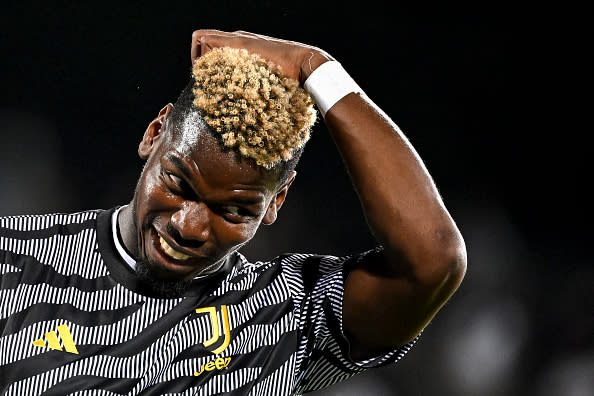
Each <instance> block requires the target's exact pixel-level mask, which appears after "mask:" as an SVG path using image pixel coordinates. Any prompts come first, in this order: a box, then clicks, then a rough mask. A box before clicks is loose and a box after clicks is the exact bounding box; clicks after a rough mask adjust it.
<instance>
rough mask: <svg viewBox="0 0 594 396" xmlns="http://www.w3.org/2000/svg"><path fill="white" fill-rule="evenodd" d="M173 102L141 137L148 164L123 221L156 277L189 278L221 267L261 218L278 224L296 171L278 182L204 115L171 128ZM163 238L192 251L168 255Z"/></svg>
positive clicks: (129, 242)
mask: <svg viewBox="0 0 594 396" xmlns="http://www.w3.org/2000/svg"><path fill="white" fill-rule="evenodd" d="M172 108H173V105H171V104H168V105H166V106H165V107H164V108H163V109H162V110H161V111H160V112H159V115H158V117H157V118H156V119H155V120H153V121H152V122H151V123H150V124H149V126H148V128H147V130H146V132H145V134H144V136H143V139H142V141H141V142H140V145H139V147H138V154H139V155H140V157H141V158H142V159H145V160H146V164H145V167H144V169H143V172H142V174H141V176H140V179H139V181H138V185H137V188H136V192H135V194H134V198H133V199H132V202H131V203H130V205H128V206H127V207H126V208H124V209H123V210H122V211H121V213H120V215H119V218H118V225H119V227H120V232H121V234H122V239H123V242H124V245H125V246H126V248H127V249H128V250H129V251H130V252H131V253H132V255H133V256H134V257H138V258H139V259H140V260H141V261H143V262H144V263H145V264H146V265H147V266H148V269H149V271H150V273H151V275H152V276H153V277H154V278H157V279H160V280H163V281H166V282H184V281H189V280H191V279H193V278H194V277H196V276H200V275H207V274H211V273H215V272H216V271H218V270H219V269H220V268H221V267H222V266H223V265H224V264H225V260H226V259H227V258H228V257H229V255H230V254H231V253H233V252H234V251H236V250H237V249H239V248H240V247H241V246H243V245H244V244H245V243H247V242H248V241H249V240H250V239H252V238H253V236H254V235H255V233H256V231H257V229H258V227H259V225H260V224H272V223H273V222H274V221H275V220H276V216H277V212H278V210H279V209H280V207H281V206H282V204H283V202H284V199H285V197H286V195H287V191H288V188H289V186H290V185H291V183H292V182H293V180H294V178H295V172H293V174H292V175H291V176H290V177H289V178H288V180H287V181H286V182H285V183H284V184H282V185H280V186H278V185H277V184H276V183H275V181H276V180H274V179H272V176H271V175H270V174H269V173H266V172H265V171H263V170H262V169H261V168H257V167H255V166H253V165H252V164H251V163H249V162H248V161H247V160H245V159H242V158H241V157H239V156H238V155H237V154H236V153H235V152H233V151H230V150H225V149H224V148H223V147H221V145H220V144H219V143H218V142H217V140H216V139H215V138H214V137H213V136H212V135H211V134H210V133H209V132H207V130H206V129H205V128H206V127H205V124H203V123H201V122H185V123H184V124H183V125H181V126H178V127H179V129H181V130H180V131H179V133H178V134H172V133H170V131H167V130H166V128H165V127H164V124H165V121H166V119H167V117H168V115H169V114H170V113H171V110H172ZM190 118H192V117H190ZM160 238H163V240H164V241H165V242H166V243H167V245H169V247H171V248H172V249H173V250H175V251H176V252H179V253H182V254H183V255H185V256H190V257H189V258H187V259H186V258H185V257H184V259H182V260H180V259H176V258H175V257H171V256H170V255H168V254H166V252H165V249H163V247H162V245H161V242H160Z"/></svg>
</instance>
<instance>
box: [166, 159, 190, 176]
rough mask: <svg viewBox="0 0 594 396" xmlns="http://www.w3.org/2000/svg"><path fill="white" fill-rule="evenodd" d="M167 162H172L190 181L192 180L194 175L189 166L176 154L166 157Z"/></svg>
mask: <svg viewBox="0 0 594 396" xmlns="http://www.w3.org/2000/svg"><path fill="white" fill-rule="evenodd" d="M165 160H166V161H169V162H171V163H172V164H173V165H174V166H175V167H176V168H177V169H179V170H180V172H182V173H183V174H184V176H186V177H187V178H188V179H191V178H192V173H191V172H190V170H189V169H188V166H187V165H186V164H185V163H184V161H182V159H181V158H179V157H178V156H176V155H175V154H172V153H168V154H166V155H165Z"/></svg>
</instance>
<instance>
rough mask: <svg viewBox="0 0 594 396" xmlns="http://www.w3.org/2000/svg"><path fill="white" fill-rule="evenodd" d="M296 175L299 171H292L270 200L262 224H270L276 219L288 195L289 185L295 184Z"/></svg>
mask: <svg viewBox="0 0 594 396" xmlns="http://www.w3.org/2000/svg"><path fill="white" fill-rule="evenodd" d="M296 176H297V172H295V171H292V172H291V174H290V175H289V177H288V178H287V181H286V182H285V183H284V184H283V185H282V186H281V188H280V189H279V190H278V191H277V192H276V195H275V196H274V198H272V200H271V201H270V204H269V205H268V208H267V209H266V213H265V214H264V217H263V218H262V224H264V225H270V224H272V223H274V222H275V221H276V217H277V215H278V211H279V210H280V208H281V206H283V203H284V202H285V198H286V197H287V193H288V192H289V187H291V184H293V181H294V180H295V177H296Z"/></svg>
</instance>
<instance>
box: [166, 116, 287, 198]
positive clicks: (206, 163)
mask: <svg viewBox="0 0 594 396" xmlns="http://www.w3.org/2000/svg"><path fill="white" fill-rule="evenodd" d="M172 128H173V133H170V134H169V135H170V139H168V140H169V141H168V143H169V144H167V146H168V147H167V148H166V152H165V153H164V154H165V156H166V157H168V158H169V159H171V158H178V159H181V160H182V161H183V162H184V163H186V165H189V166H190V167H191V168H193V171H196V172H198V173H199V174H200V175H201V176H203V177H206V178H208V179H209V180H213V181H216V182H220V183H224V184H227V185H237V186H246V187H253V188H259V187H262V188H263V189H266V190H268V189H270V188H273V187H274V184H275V183H274V178H273V177H271V176H272V175H271V174H270V172H267V171H266V170H265V169H264V168H262V167H259V166H257V165H255V164H254V163H252V162H251V161H250V160H248V159H245V158H243V157H241V156H240V155H239V154H238V153H237V152H236V151H235V150H234V149H232V148H228V147H224V146H223V144H222V143H221V141H219V140H218V139H217V138H216V137H215V136H213V132H211V130H210V127H209V126H208V124H207V123H206V122H205V121H204V119H203V118H202V117H200V115H199V114H198V113H197V112H190V113H189V114H188V115H187V116H186V117H184V119H183V121H182V122H180V123H179V124H177V125H174V126H172Z"/></svg>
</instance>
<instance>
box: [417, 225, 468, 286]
mask: <svg viewBox="0 0 594 396" xmlns="http://www.w3.org/2000/svg"><path fill="white" fill-rule="evenodd" d="M435 235H437V236H436V237H434V238H432V241H431V243H427V244H426V245H425V246H424V247H423V248H422V249H421V251H422V252H421V253H419V254H418V256H417V257H418V261H417V263H418V265H416V266H415V268H416V271H415V277H416V279H417V282H419V283H420V285H422V286H424V288H425V289H426V290H432V291H433V292H438V293H439V294H441V295H443V294H446V295H450V294H452V293H453V292H454V291H455V290H456V289H457V288H458V286H459V285H460V283H462V280H463V279H464V276H465V275H466V267H467V254H466V245H465V243H464V239H463V238H462V236H461V235H460V233H459V232H458V230H455V231H454V232H452V231H450V232H447V233H443V232H441V233H436V234H435Z"/></svg>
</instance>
